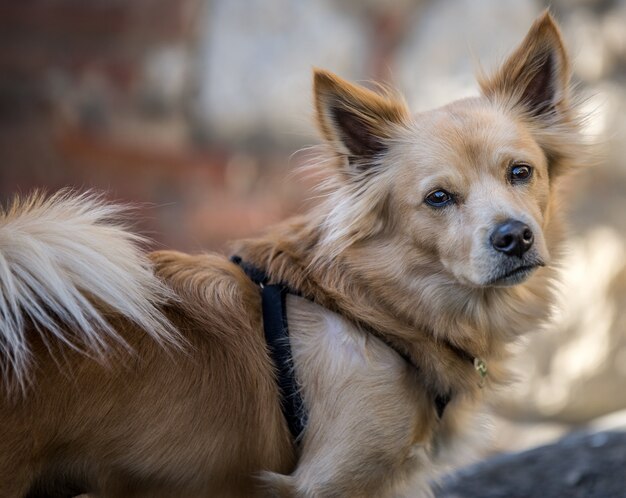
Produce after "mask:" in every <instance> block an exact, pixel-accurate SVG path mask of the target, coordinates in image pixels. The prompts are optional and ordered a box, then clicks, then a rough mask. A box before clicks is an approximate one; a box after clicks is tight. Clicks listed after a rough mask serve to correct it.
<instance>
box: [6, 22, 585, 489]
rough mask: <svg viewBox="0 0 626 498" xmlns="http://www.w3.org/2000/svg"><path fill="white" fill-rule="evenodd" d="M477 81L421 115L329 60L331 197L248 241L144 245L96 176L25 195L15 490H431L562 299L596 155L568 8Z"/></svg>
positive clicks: (15, 296)
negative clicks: (572, 176) (579, 176)
mask: <svg viewBox="0 0 626 498" xmlns="http://www.w3.org/2000/svg"><path fill="white" fill-rule="evenodd" d="M479 85H480V89H481V94H480V95H479V96H477V97H474V98H467V99H463V100H459V101H456V102H453V103H451V104H449V105H446V106H444V107H441V108H438V109H435V110H431V111H427V112H422V113H419V114H416V115H412V114H411V113H410V112H409V111H408V109H407V106H406V104H405V103H404V101H403V100H402V99H401V98H400V97H399V96H398V95H396V94H395V93H393V92H391V91H377V92H375V91H372V90H368V89H366V88H364V87H361V86H357V85H354V84H351V83H349V82H347V81H344V80H343V79H341V78H339V77H338V76H336V75H334V74H332V73H330V72H327V71H323V70H315V72H314V104H315V110H316V115H317V123H318V126H319V129H320V131H321V134H322V136H323V138H324V141H325V147H326V155H325V156H324V158H322V159H320V161H319V163H320V165H321V167H323V168H324V171H325V172H326V175H327V176H326V178H327V179H326V180H325V182H323V183H324V185H323V188H324V192H325V197H324V199H323V201H322V202H320V204H319V205H318V206H317V207H316V208H314V209H312V210H311V211H310V212H309V213H308V214H305V215H302V216H299V217H296V218H292V219H289V220H287V221H285V222H283V223H282V224H279V225H278V226H276V227H274V228H271V229H270V230H269V231H268V232H267V234H266V235H264V236H261V237H259V238H256V239H251V240H244V241H240V242H237V243H235V245H234V246H233V253H232V254H233V255H234V256H236V257H235V258H233V259H232V260H229V259H227V258H226V257H224V256H221V255H218V254H196V255H189V254H183V253H180V252H175V251H158V252H153V253H145V252H144V249H143V240H142V239H141V238H140V237H138V236H136V235H133V234H132V233H131V232H130V231H129V230H128V228H127V227H126V226H125V225H124V222H123V214H122V213H121V210H120V207H119V206H115V205H110V204H107V203H106V202H104V201H103V200H102V199H101V198H99V197H97V196H94V195H92V194H82V195H76V194H73V193H69V192H67V191H63V192H60V193H57V194H55V195H53V196H51V197H46V196H44V195H41V194H35V195H32V196H30V197H26V198H24V199H16V200H15V201H14V202H13V204H12V205H11V206H9V207H8V208H6V209H5V210H4V211H3V212H2V215H1V218H0V289H1V293H0V352H1V354H0V360H1V361H0V365H1V366H2V378H3V394H2V397H1V400H2V401H1V404H0V496H2V497H7V498H23V497H62V496H63V497H66V496H74V495H77V494H80V493H89V494H90V495H91V496H97V497H106V498H110V497H116V498H117V497H182V496H184V497H236V496H238V497H243V496H245V497H254V496H280V497H391V496H416V494H417V495H419V494H423V495H427V494H428V493H429V491H428V481H429V479H430V478H431V477H432V476H433V472H434V470H435V469H437V468H438V467H439V466H441V465H445V464H446V462H449V461H450V460H449V459H450V458H451V455H454V454H456V452H457V451H459V450H458V448H459V447H461V446H459V444H460V445H462V444H463V443H464V442H465V441H466V440H467V439H468V436H464V434H465V433H466V432H467V431H469V432H470V436H469V438H471V437H472V434H474V437H475V438H477V439H484V433H483V430H482V429H475V428H474V429H472V427H475V424H474V422H473V420H474V419H475V418H476V416H477V414H478V413H479V410H480V406H481V402H483V400H484V398H485V396H487V395H488V393H489V392H492V391H493V390H494V389H497V388H498V386H502V385H504V384H505V383H506V382H507V379H508V376H507V370H506V360H507V358H508V357H509V355H510V353H509V346H510V344H511V343H513V342H514V341H515V340H516V339H517V338H518V337H519V336H520V335H521V334H523V333H525V332H527V331H529V330H533V329H536V328H538V327H539V326H541V324H542V323H544V322H545V321H546V319H548V318H549V316H550V312H551V308H552V303H553V300H554V287H555V285H554V282H555V280H556V277H557V274H556V270H555V261H556V260H557V259H558V253H559V251H560V247H561V243H562V240H563V235H562V233H563V230H562V229H561V226H562V223H561V220H560V215H561V211H562V210H561V208H560V205H559V200H558V199H559V192H560V187H559V186H560V185H561V184H562V179H563V178H564V177H565V176H566V175H567V174H568V173H569V172H570V171H573V170H574V169H576V168H577V167H580V166H583V165H584V161H585V157H586V155H585V145H584V144H585V142H584V140H582V139H581V137H582V135H581V134H582V131H581V118H580V113H579V112H578V106H577V104H576V102H577V101H576V99H575V96H574V95H572V91H571V89H570V63H569V59H568V55H567V53H566V50H565V48H564V45H563V42H562V38H561V35H560V32H559V28H558V27H557V25H556V23H555V21H554V20H553V18H552V17H551V15H550V14H549V13H548V12H544V13H543V14H542V15H541V16H540V17H539V18H538V19H537V20H536V21H535V22H534V24H533V25H532V26H531V28H530V30H529V32H528V34H527V35H526V37H525V39H524V40H523V41H522V43H521V44H520V45H519V46H518V47H517V48H516V49H515V51H514V52H513V53H512V54H511V55H510V56H509V57H508V59H506V60H505V61H504V62H503V64H502V65H501V66H500V67H499V68H498V69H497V70H496V71H495V72H494V73H493V74H491V75H481V76H480V77H479ZM272 292H274V298H273V297H272V296H271V294H272ZM276 296H278V297H277V298H276V299H275V297H276ZM272 314H273V315H272ZM272 316H273V318H272ZM277 324H278V325H277ZM268 331H274V332H276V333H277V334H278V335H279V337H278V339H276V340H275V341H274V342H273V343H271V342H270V341H269V339H268V337H266V336H267V335H268ZM280 334H283V335H282V336H281V335H280ZM287 334H288V335H287ZM472 431H474V432H473V433H472ZM476 431H478V432H476Z"/></svg>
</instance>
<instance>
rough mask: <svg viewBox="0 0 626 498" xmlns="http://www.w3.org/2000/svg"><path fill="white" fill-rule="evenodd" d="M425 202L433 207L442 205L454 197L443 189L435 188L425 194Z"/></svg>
mask: <svg viewBox="0 0 626 498" xmlns="http://www.w3.org/2000/svg"><path fill="white" fill-rule="evenodd" d="M425 200H426V203H427V204H430V205H431V206H433V207H443V206H446V205H448V204H450V203H451V202H452V201H453V200H454V198H453V197H452V194H451V193H449V192H446V191H445V190H435V191H433V192H431V193H430V194H428V195H427V196H426V199H425Z"/></svg>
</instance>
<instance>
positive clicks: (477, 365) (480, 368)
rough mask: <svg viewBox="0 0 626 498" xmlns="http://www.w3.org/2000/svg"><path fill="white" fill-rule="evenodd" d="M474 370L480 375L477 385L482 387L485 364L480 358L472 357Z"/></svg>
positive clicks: (485, 371)
mask: <svg viewBox="0 0 626 498" xmlns="http://www.w3.org/2000/svg"><path fill="white" fill-rule="evenodd" d="M474 370H476V371H477V372H478V375H480V382H479V383H478V385H479V386H480V387H483V386H484V385H485V378H486V377H487V364H486V363H485V360H483V359H482V358H474Z"/></svg>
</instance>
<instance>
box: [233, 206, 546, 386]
mask: <svg viewBox="0 0 626 498" xmlns="http://www.w3.org/2000/svg"><path fill="white" fill-rule="evenodd" d="M320 237H321V233H320V229H319V223H318V221H317V220H315V219H314V218H307V217H299V218H293V219H290V220H287V221H286V222H284V223H282V224H279V225H277V226H276V227H274V229H273V230H271V231H270V232H269V233H268V234H267V235H266V236H264V237H262V238H258V239H253V240H245V241H241V242H239V243H238V244H237V245H236V246H235V247H234V251H235V253H236V254H238V255H239V256H241V257H242V258H243V259H244V260H245V261H248V262H249V263H251V264H253V265H255V266H257V267H259V268H262V269H263V270H264V271H265V272H266V273H267V274H268V275H269V276H270V277H271V279H272V280H275V281H277V282H283V283H285V284H287V285H289V286H290V287H291V288H293V289H296V290H297V291H298V292H300V293H301V294H302V295H304V296H306V297H308V298H310V299H312V300H314V301H315V302H316V303H318V304H320V305H322V306H324V307H326V308H328V309H329V310H331V311H334V312H337V313H339V314H341V315H342V316H344V317H345V318H347V319H348V320H350V321H352V322H354V323H356V324H359V325H362V326H364V327H367V328H368V329H370V330H372V331H375V333H376V334H378V335H379V336H381V337H383V338H384V339H385V341H386V342H387V343H390V344H392V345H393V346H394V348H396V349H397V350H399V351H402V352H404V353H405V354H406V355H408V356H409V357H410V358H411V360H412V363H413V364H414V365H416V366H417V367H418V368H419V369H420V371H421V372H422V373H423V376H422V381H423V382H425V383H426V384H427V387H429V388H431V389H432V390H433V391H434V392H451V393H457V392H466V393H468V392H469V393H471V392H476V391H477V389H478V388H479V386H481V384H482V382H481V381H482V379H481V377H480V375H479V373H477V371H476V369H475V365H473V364H472V362H471V359H473V358H480V359H481V360H484V361H486V363H487V364H488V366H489V380H488V382H489V383H499V382H502V381H504V380H506V372H505V370H504V368H503V366H502V361H503V360H504V359H506V357H507V356H508V352H507V344H508V343H510V342H511V341H512V340H514V339H515V338H516V337H518V336H519V335H520V334H522V333H523V332H526V331H527V329H528V326H529V324H530V327H533V324H539V323H540V322H541V321H542V320H544V319H545V318H547V316H548V314H549V306H550V303H551V301H552V300H551V290H550V286H549V285H548V280H547V278H548V277H549V276H550V275H551V270H550V269H549V268H542V269H540V270H538V272H537V273H538V274H537V275H535V276H533V277H532V278H531V279H530V281H529V282H528V283H527V284H523V285H521V286H517V287H514V288H505V289H471V288H468V287H464V286H461V285H460V284H457V285H455V284H454V283H453V282H452V280H449V281H442V283H441V285H440V288H435V289H434V288H432V286H433V285H435V286H436V285H437V284H433V281H432V279H431V280H430V281H429V282H428V283H426V281H425V282H424V283H423V285H422V283H420V282H419V281H416V282H413V283H412V288H411V289H398V285H397V282H394V280H393V277H385V276H384V274H383V273H381V274H376V273H375V272H374V271H369V272H368V271H367V270H366V269H364V270H361V271H359V270H358V265H356V264H355V261H352V260H351V259H350V257H348V256H347V255H346V256H345V257H342V256H341V255H340V256H338V257H336V258H334V259H333V260H332V261H329V260H321V259H320V258H319V257H317V258H316V256H317V249H318V247H319V242H320ZM314 260H315V262H314ZM426 285H430V286H431V288H426V287H425V286H426ZM399 293H401V294H402V297H403V299H398V298H397V296H398V295H399ZM494 311H495V312H494Z"/></svg>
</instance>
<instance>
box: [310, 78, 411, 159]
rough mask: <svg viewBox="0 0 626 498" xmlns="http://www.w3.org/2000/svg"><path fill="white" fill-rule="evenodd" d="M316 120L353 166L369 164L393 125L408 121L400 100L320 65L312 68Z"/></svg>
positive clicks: (395, 126)
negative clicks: (313, 69) (372, 89)
mask: <svg viewBox="0 0 626 498" xmlns="http://www.w3.org/2000/svg"><path fill="white" fill-rule="evenodd" d="M313 93H314V96H315V109H316V113H317V124H318V127H319V129H320V131H321V132H322V135H323V136H324V138H325V139H326V140H327V141H328V142H329V143H330V144H331V146H332V147H333V149H334V151H335V152H336V153H337V154H339V155H342V156H344V157H346V158H347V159H348V162H349V163H350V164H351V165H355V167H359V168H363V167H367V166H368V165H371V164H372V162H373V161H375V159H376V158H377V157H378V156H380V155H381V154H383V153H384V152H385V150H386V149H387V146H388V139H389V138H391V136H392V134H393V130H394V128H397V127H398V126H399V125H401V124H403V123H405V122H406V121H408V116H409V113H408V111H407V108H406V106H405V104H404V102H403V101H401V100H399V99H396V98H392V97H389V96H383V95H379V94H378V93H375V92H372V91H371V90H368V89H366V88H363V87H361V86H358V85H354V84H352V83H349V82H347V81H345V80H343V79H341V78H339V77H338V76H336V75H334V74H332V73H330V72H328V71H323V70H320V69H316V70H315V71H314V78H313Z"/></svg>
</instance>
